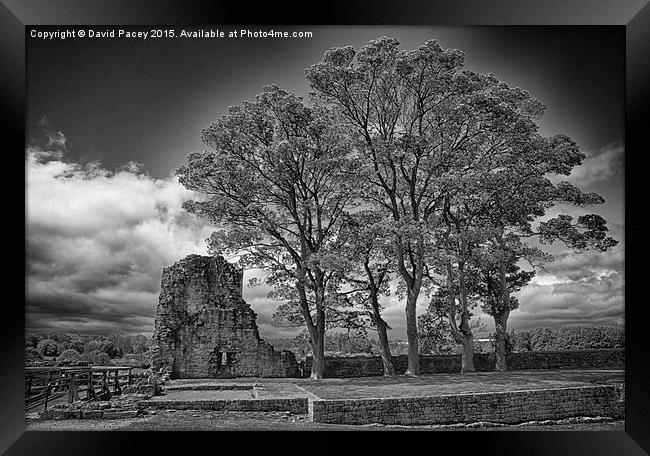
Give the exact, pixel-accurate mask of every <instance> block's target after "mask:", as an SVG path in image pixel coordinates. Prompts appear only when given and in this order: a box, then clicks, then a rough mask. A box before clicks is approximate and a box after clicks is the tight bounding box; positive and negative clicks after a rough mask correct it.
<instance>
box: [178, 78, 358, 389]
mask: <svg viewBox="0 0 650 456" xmlns="http://www.w3.org/2000/svg"><path fill="white" fill-rule="evenodd" d="M338 125H339V122H338V119H337V118H336V116H335V114H334V113H333V112H332V111H331V110H329V109H326V108H324V107H322V106H313V107H308V106H306V105H305V104H304V103H303V102H302V100H301V99H300V98H299V97H296V96H295V95H293V94H291V93H288V92H286V91H284V90H282V89H280V88H278V87H276V86H270V87H266V88H265V89H264V91H263V92H262V93H261V94H260V95H258V96H257V97H256V99H255V100H254V101H252V102H244V103H243V104H242V105H241V106H237V107H231V108H230V110H229V112H228V114H226V115H224V116H222V117H221V118H220V119H218V120H217V121H215V122H213V123H212V124H211V125H210V126H209V127H207V128H206V129H204V130H203V135H202V139H203V141H204V142H205V143H206V144H207V145H208V146H210V147H211V149H212V150H210V151H205V152H202V153H193V154H190V155H189V156H188V160H187V163H186V164H184V165H182V166H181V167H180V168H179V169H178V170H177V174H178V176H179V180H180V182H181V183H182V184H183V185H184V186H185V187H187V188H188V189H191V190H194V191H196V192H198V193H200V194H202V195H204V196H205V197H204V198H203V199H200V200H193V201H188V202H186V203H185V204H184V207H185V209H187V210H188V211H190V212H192V213H195V214H198V215H200V216H202V217H205V218H207V219H208V220H210V221H211V222H213V223H214V224H215V225H216V226H217V230H216V231H215V232H214V233H213V234H212V236H211V238H210V240H209V241H210V247H211V250H212V251H213V252H223V253H228V254H232V255H237V256H238V261H239V264H240V265H241V266H243V267H258V268H263V269H265V270H266V271H267V272H268V274H267V276H266V281H267V283H269V284H271V285H272V286H273V287H274V288H275V289H274V293H275V297H277V298H279V299H286V300H288V302H289V303H290V304H291V305H295V306H296V308H297V309H298V310H299V312H300V314H301V316H302V319H303V320H304V323H305V324H306V326H307V330H308V333H309V338H310V342H311V345H312V352H313V357H314V362H313V363H312V373H311V377H312V378H314V379H320V378H322V377H323V372H324V358H323V351H324V334H325V329H326V312H327V309H328V304H329V301H328V299H329V292H328V290H329V289H330V280H332V278H333V275H334V272H333V271H332V270H331V268H329V267H328V263H331V262H332V261H335V259H336V255H335V254H334V253H333V252H332V250H331V248H330V247H331V245H332V243H333V242H335V240H336V238H337V231H338V229H339V227H340V222H341V219H342V217H343V216H344V214H345V213H346V211H347V209H348V207H349V206H351V205H353V204H354V201H355V195H356V188H357V186H356V185H355V182H354V181H353V180H352V179H350V175H351V173H352V170H353V169H354V168H355V165H354V163H353V159H352V158H350V156H349V152H350V145H349V142H348V141H347V138H346V136H345V134H344V131H345V130H344V129H342V128H339V127H338Z"/></svg>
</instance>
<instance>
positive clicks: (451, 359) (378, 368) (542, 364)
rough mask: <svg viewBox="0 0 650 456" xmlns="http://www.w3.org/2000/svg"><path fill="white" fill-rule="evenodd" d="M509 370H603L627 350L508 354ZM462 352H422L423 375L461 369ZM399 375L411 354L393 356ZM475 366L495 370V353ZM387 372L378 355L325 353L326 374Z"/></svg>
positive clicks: (478, 357)
mask: <svg viewBox="0 0 650 456" xmlns="http://www.w3.org/2000/svg"><path fill="white" fill-rule="evenodd" d="M506 359H507V361H508V369H510V370H529V369H581V368H591V369H602V368H616V369H623V368H624V367H625V350H623V349H621V348H612V349H602V350H575V351H564V352H521V353H509V354H508V355H506ZM460 361H461V359H460V355H421V356H420V372H421V373H422V374H434V373H454V372H460ZM311 363H312V358H311V357H309V356H308V357H307V358H306V359H305V363H304V367H303V373H302V374H303V377H309V374H310V372H311ZM393 365H394V366H395V371H396V372H397V373H398V374H403V373H404V372H406V368H407V365H408V357H407V356H406V355H399V356H393ZM474 367H475V368H476V370H477V371H480V372H484V371H492V370H494V353H475V354H474ZM383 374H384V367H383V364H382V362H381V358H380V357H379V356H339V357H336V356H331V357H330V356H326V357H325V377H329V378H336V377H372V376H379V375H383Z"/></svg>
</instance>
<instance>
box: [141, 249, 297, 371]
mask: <svg viewBox="0 0 650 456" xmlns="http://www.w3.org/2000/svg"><path fill="white" fill-rule="evenodd" d="M242 280H243V272H242V271H241V270H239V269H237V268H236V267H234V266H233V265H231V264H230V263H228V262H227V261H226V260H225V259H224V258H222V257H210V256H200V255H189V256H187V257H185V258H184V259H182V260H180V261H179V262H177V263H175V264H173V265H172V266H170V267H168V268H164V269H163V274H162V282H161V291H160V298H159V301H158V306H157V309H156V321H155V331H154V336H153V347H152V351H151V353H152V360H151V361H152V367H153V368H154V369H155V370H159V369H161V368H163V369H167V370H169V372H170V376H171V377H172V378H228V377H296V376H298V375H299V371H298V365H297V363H296V359H295V356H294V355H293V354H292V353H291V352H288V351H282V352H276V351H275V350H274V349H273V347H272V346H271V345H269V344H268V343H267V342H266V341H264V340H262V339H261V338H260V336H259V331H258V328H257V323H256V319H257V316H256V314H255V312H253V310H252V309H251V308H250V306H249V305H248V304H247V303H246V302H245V301H244V300H243V299H242Z"/></svg>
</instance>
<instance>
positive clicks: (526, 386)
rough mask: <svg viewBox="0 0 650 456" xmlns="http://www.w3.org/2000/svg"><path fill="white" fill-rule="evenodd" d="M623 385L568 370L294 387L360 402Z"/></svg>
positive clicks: (617, 377)
mask: <svg viewBox="0 0 650 456" xmlns="http://www.w3.org/2000/svg"><path fill="white" fill-rule="evenodd" d="M624 381H625V377H624V371H623V370H620V369H609V370H596V369H571V370H568V369H567V370H530V371H511V372H475V373H472V374H433V375H423V376H421V377H416V378H412V377H406V376H403V375H402V376H397V377H392V378H386V377H361V378H331V379H324V380H321V381H318V382H314V381H309V380H304V379H301V380H300V381H298V382H296V384H297V385H300V386H301V387H303V388H304V389H306V390H307V391H309V392H311V393H313V394H314V395H316V396H318V397H320V398H321V399H361V398H382V397H412V396H435V395H441V394H461V393H485V392H499V391H521V390H531V389H546V388H562V387H571V386H584V385H591V384H610V383H623V382H624Z"/></svg>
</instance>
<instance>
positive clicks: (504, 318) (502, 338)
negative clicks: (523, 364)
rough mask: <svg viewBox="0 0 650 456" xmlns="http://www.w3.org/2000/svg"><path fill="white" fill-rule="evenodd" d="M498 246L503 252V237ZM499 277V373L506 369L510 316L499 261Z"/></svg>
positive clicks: (496, 319) (496, 318)
mask: <svg viewBox="0 0 650 456" xmlns="http://www.w3.org/2000/svg"><path fill="white" fill-rule="evenodd" d="M498 242H499V245H500V246H501V248H502V249H503V251H504V252H505V250H506V248H505V243H504V241H503V237H502V236H499V238H498ZM499 276H500V282H501V299H502V302H501V312H499V313H498V314H495V315H494V330H495V331H494V332H495V348H494V355H495V358H496V360H495V366H494V367H495V369H496V370H497V371H499V372H504V371H506V370H507V369H508V364H507V361H506V337H507V334H508V333H507V331H508V327H507V326H508V317H509V316H510V290H509V289H508V282H507V276H506V263H505V260H503V259H502V260H501V262H500V264H499Z"/></svg>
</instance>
